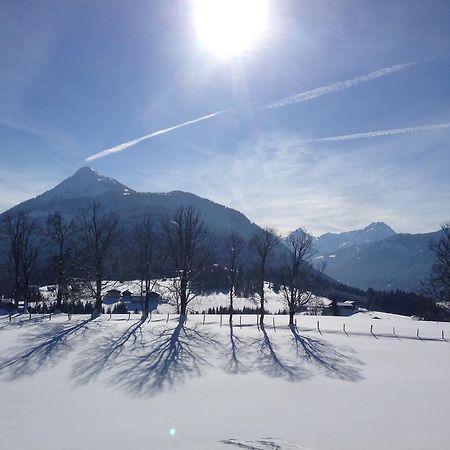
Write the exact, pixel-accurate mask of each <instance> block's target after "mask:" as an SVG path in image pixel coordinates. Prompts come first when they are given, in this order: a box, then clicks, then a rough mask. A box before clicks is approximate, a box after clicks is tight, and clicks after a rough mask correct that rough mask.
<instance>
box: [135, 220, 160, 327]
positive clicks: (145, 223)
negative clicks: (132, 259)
mask: <svg viewBox="0 0 450 450" xmlns="http://www.w3.org/2000/svg"><path fill="white" fill-rule="evenodd" d="M134 238H135V241H136V245H137V266H138V267H137V268H138V271H139V278H140V283H141V306H142V319H145V318H147V317H148V313H149V299H150V295H151V293H152V291H153V290H154V289H155V286H156V284H157V278H156V271H157V267H158V265H159V264H160V263H161V262H162V259H163V258H162V253H161V251H160V250H161V249H160V246H159V245H158V235H157V234H156V232H155V227H154V222H153V219H152V218H151V216H145V217H144V218H143V219H142V221H141V223H139V224H138V225H136V228H135V232H134Z"/></svg>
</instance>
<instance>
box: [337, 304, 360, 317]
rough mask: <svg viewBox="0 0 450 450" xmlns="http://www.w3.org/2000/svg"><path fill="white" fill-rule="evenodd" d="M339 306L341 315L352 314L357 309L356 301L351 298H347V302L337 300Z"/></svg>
mask: <svg viewBox="0 0 450 450" xmlns="http://www.w3.org/2000/svg"><path fill="white" fill-rule="evenodd" d="M337 307H338V310H339V315H340V316H351V315H352V314H354V313H355V312H356V311H357V308H356V306H355V302H354V301H351V300H346V301H345V302H337Z"/></svg>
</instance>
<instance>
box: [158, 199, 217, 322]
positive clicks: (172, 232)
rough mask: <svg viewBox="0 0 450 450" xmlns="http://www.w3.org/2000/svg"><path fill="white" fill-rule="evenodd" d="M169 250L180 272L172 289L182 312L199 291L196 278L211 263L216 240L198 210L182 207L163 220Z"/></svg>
mask: <svg viewBox="0 0 450 450" xmlns="http://www.w3.org/2000/svg"><path fill="white" fill-rule="evenodd" d="M161 225H162V228H163V231H164V235H165V238H166V242H167V252H168V255H169V257H170V259H171V262H172V265H173V268H174V269H175V270H176V272H177V277H176V278H175V281H174V284H173V286H172V293H173V295H174V297H175V301H176V304H177V308H178V310H179V312H180V314H181V315H182V316H185V315H186V312H187V306H188V304H189V303H190V302H191V301H192V300H193V298H195V296H197V295H198V291H199V286H198V285H196V278H197V277H198V275H199V274H200V273H201V272H202V271H203V270H204V268H205V267H206V266H207V265H209V264H210V263H211V260H212V255H213V250H214V247H215V245H214V241H213V239H212V237H211V234H210V232H209V230H208V228H207V227H206V225H205V223H204V221H203V219H202V218H201V216H200V214H199V213H198V211H197V210H196V209H195V208H193V207H188V208H185V207H179V208H178V209H177V210H176V211H175V212H174V214H173V215H172V216H171V217H168V218H167V219H166V220H165V221H164V222H162V224H161Z"/></svg>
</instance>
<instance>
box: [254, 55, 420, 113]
mask: <svg viewBox="0 0 450 450" xmlns="http://www.w3.org/2000/svg"><path fill="white" fill-rule="evenodd" d="M414 64H416V62H409V63H406V64H397V65H395V66H391V67H385V68H384V69H380V70H377V71H376V72H371V73H368V74H366V75H361V76H359V77H355V78H352V79H351V80H346V81H337V82H336V83H333V84H329V85H328V86H322V87H319V88H316V89H312V90H310V91H306V92H302V93H300V94H295V95H291V96H289V97H285V98H283V99H281V100H277V101H276V102H274V103H271V104H269V105H266V106H263V107H262V108H261V110H265V109H272V108H281V107H283V106H288V105H293V104H295V103H301V102H306V101H308V100H312V99H314V98H317V97H321V96H322V95H327V94H331V93H333V92H337V91H342V90H343V89H348V88H351V87H354V86H359V85H360V84H363V83H367V82H368V81H371V80H373V79H375V78H380V77H384V76H386V75H390V74H391V73H394V72H397V71H399V70H402V69H406V68H408V67H411V66H413V65H414Z"/></svg>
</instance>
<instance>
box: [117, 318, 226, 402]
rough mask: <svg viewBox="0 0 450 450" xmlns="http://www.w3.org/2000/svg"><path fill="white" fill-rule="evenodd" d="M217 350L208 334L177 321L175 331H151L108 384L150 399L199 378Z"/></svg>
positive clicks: (169, 329) (216, 345)
mask: <svg viewBox="0 0 450 450" xmlns="http://www.w3.org/2000/svg"><path fill="white" fill-rule="evenodd" d="M218 349H219V343H218V341H217V340H216V339H215V338H214V337H213V336H212V335H211V334H209V333H208V332H206V331H199V327H198V326H193V327H188V326H186V323H185V322H184V321H182V320H180V321H179V322H178V324H177V325H176V327H175V328H172V327H163V328H162V329H159V330H155V331H154V335H153V338H152V339H151V340H150V342H149V343H143V344H142V345H140V346H138V347H135V348H132V349H131V351H130V353H129V356H128V357H127V358H126V359H124V360H123V361H122V362H121V363H119V371H118V372H117V373H116V374H115V375H114V376H113V378H112V381H113V382H114V383H115V384H117V385H119V386H120V387H122V388H124V389H125V391H126V392H128V393H130V394H135V395H154V394H156V393H160V392H162V391H164V390H165V389H167V388H173V387H175V386H178V385H180V384H181V383H182V382H184V381H185V380H186V379H187V378H189V377H194V376H200V375H201V374H202V372H203V369H204V367H206V366H209V365H210V362H209V361H210V358H211V353H212V351H214V350H218ZM133 353H135V354H133Z"/></svg>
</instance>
